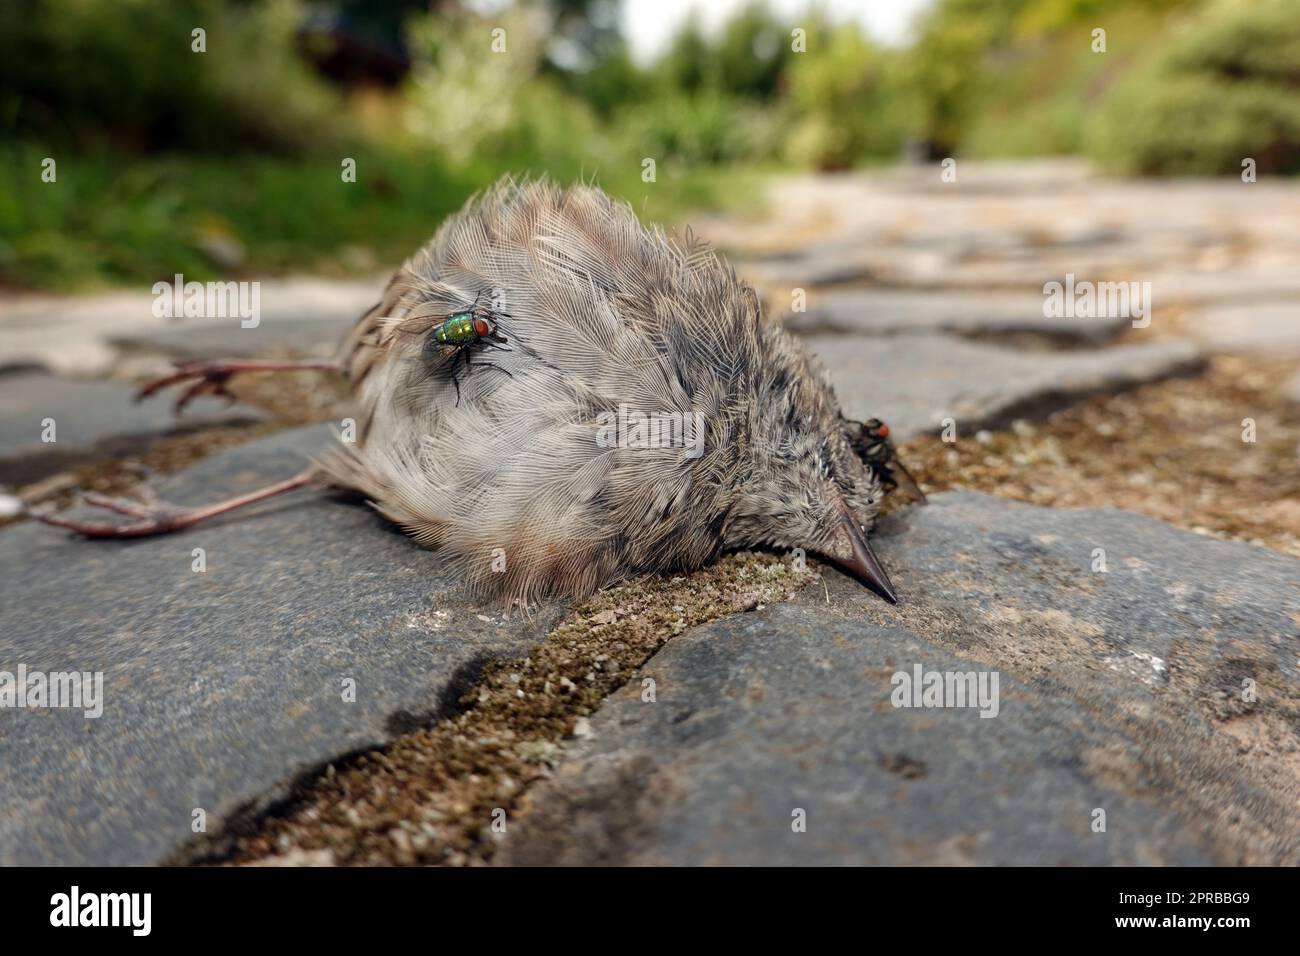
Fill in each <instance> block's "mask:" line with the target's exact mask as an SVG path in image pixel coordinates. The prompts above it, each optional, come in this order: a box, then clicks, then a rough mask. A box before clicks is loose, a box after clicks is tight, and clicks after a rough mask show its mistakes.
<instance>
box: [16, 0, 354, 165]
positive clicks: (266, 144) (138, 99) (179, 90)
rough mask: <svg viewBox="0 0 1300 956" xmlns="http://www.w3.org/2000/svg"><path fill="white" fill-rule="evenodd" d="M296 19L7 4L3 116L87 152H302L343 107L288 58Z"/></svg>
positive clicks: (136, 7)
mask: <svg viewBox="0 0 1300 956" xmlns="http://www.w3.org/2000/svg"><path fill="white" fill-rule="evenodd" d="M299 22H300V11H299V8H298V6H297V4H295V3H293V2H291V0H267V2H257V3H253V2H249V3H239V4H234V3H229V2H220V0H169V2H166V3H158V2H155V0H6V2H5V3H2V4H0V91H3V92H2V93H0V97H3V101H2V102H0V107H2V108H0V116H3V117H4V119H5V122H6V125H7V126H8V127H9V128H10V129H11V131H12V132H13V133H14V134H16V135H17V136H20V137H24V138H27V137H34V138H41V139H44V140H46V141H50V142H70V143H72V144H73V145H75V146H79V147H85V148H91V147H95V146H98V145H103V144H112V145H114V146H118V147H126V148H129V149H133V150H135V149H194V150H206V149H225V150H232V149H234V150H241V149H271V150H278V151H286V152H294V151H308V150H311V149H313V148H315V147H319V146H322V145H325V144H326V143H328V142H329V141H330V140H331V139H332V138H333V137H334V136H335V134H336V133H337V132H338V131H339V121H338V119H337V117H338V116H339V110H338V104H337V101H336V100H335V98H334V97H333V96H332V95H331V94H330V93H329V92H328V91H327V89H326V88H325V87H324V86H323V85H322V84H321V83H320V82H319V81H318V80H317V79H316V78H315V76H314V75H313V74H312V72H311V70H310V68H308V67H307V66H306V65H305V64H303V63H302V62H300V60H299V59H298V57H297V55H296V54H295V52H294V44H293V36H294V32H295V31H296V29H297V26H298V23H299ZM196 27H202V28H203V29H204V30H206V31H207V37H206V45H207V52H205V53H196V52H192V51H191V31H192V30H193V29H195V28H196Z"/></svg>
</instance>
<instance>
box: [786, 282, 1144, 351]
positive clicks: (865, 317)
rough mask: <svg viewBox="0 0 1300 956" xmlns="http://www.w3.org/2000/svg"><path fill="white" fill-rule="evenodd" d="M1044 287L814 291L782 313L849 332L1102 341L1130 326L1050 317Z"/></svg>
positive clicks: (802, 325) (803, 325)
mask: <svg viewBox="0 0 1300 956" xmlns="http://www.w3.org/2000/svg"><path fill="white" fill-rule="evenodd" d="M1043 301H1044V299H1043V296H1042V294H1041V293H1033V292H1030V293H996V292H993V293H989V292H982V293H981V292H970V293H965V294H963V293H956V292H920V291H904V290H898V289H864V290H860V291H854V292H826V293H823V294H820V295H815V296H811V297H810V298H809V301H808V309H807V311H806V312H796V313H791V314H789V315H787V316H786V317H785V319H784V324H785V327H786V328H788V329H790V330H791V331H793V332H798V333H800V334H802V335H807V334H815V333H819V332H821V333H826V332H841V333H844V332H847V333H865V334H875V335H881V334H884V335H888V334H895V333H899V332H954V331H955V332H966V333H989V334H1002V333H1008V332H1035V333H1040V334H1044V335H1049V336H1054V337H1060V338H1066V339H1071V340H1075V341H1085V342H1097V343H1099V342H1102V341H1104V340H1106V339H1108V338H1110V337H1111V336H1113V335H1114V334H1115V333H1117V332H1119V331H1120V330H1122V329H1124V328H1126V327H1128V326H1129V325H1130V322H1131V320H1130V319H1128V318H1123V317H1121V318H1105V317H1103V318H1049V317H1047V316H1045V315H1043Z"/></svg>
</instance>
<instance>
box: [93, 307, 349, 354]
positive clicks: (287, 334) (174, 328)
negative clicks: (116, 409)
mask: <svg viewBox="0 0 1300 956" xmlns="http://www.w3.org/2000/svg"><path fill="white" fill-rule="evenodd" d="M373 304H374V303H369V305H373ZM364 310H365V307H363V308H362V309H359V310H354V309H352V308H350V307H349V308H344V309H338V310H332V311H329V312H323V313H317V314H309V315H301V316H275V317H270V316H263V317H262V321H261V323H260V324H259V325H258V326H257V327H256V328H252V329H245V328H242V327H241V326H240V325H239V322H238V320H235V319H231V320H227V321H224V322H208V321H204V322H194V323H185V322H181V323H174V324H170V325H166V326H159V327H158V328H156V329H148V330H142V331H137V332H133V333H130V334H125V335H118V336H115V337H114V338H113V339H112V340H111V343H112V345H114V346H115V347H117V348H120V349H130V350H135V351H145V352H161V353H162V354H164V355H168V356H171V357H173V358H176V359H206V358H251V357H255V356H259V355H265V354H267V353H268V352H275V353H277V354H280V353H283V354H286V355H294V356H321V357H329V356H331V355H333V354H334V352H335V351H336V350H337V349H338V346H339V343H340V342H341V341H342V340H343V336H344V335H346V334H347V333H348V332H349V331H350V330H351V329H352V327H353V326H354V325H356V323H357V319H359V318H360V317H361V315H362V313H363V312H364Z"/></svg>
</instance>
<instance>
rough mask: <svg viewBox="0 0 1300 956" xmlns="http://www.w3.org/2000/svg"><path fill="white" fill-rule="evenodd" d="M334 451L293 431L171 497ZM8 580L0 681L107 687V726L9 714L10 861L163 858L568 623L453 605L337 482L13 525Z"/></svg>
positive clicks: (440, 578)
mask: <svg viewBox="0 0 1300 956" xmlns="http://www.w3.org/2000/svg"><path fill="white" fill-rule="evenodd" d="M330 441H332V438H331V437H330V430H329V429H328V427H326V426H314V427H311V428H306V429H298V430H295V431H291V432H285V433H282V434H280V435H277V436H275V437H272V438H269V439H266V440H263V441H260V442H256V443H253V444H250V445H247V446H244V447H242V448H239V449H236V450H234V451H231V452H227V453H224V454H221V455H219V456H216V457H214V458H212V459H209V460H207V461H205V462H203V463H201V464H199V465H198V466H196V467H195V468H193V469H191V470H190V471H187V472H186V473H184V474H183V475H182V476H180V477H179V478H178V479H177V480H175V481H174V482H173V483H172V484H171V486H170V487H167V486H164V487H163V488H162V492H163V494H164V496H165V497H167V498H168V499H171V500H175V501H179V502H181V503H201V502H207V501H211V500H215V499H217V498H220V497H224V496H226V495H229V494H235V493H242V492H245V491H248V490H251V489H252V488H254V487H257V486H259V485H261V484H263V483H266V482H268V481H272V480H276V479H279V478H284V477H287V476H289V475H292V474H294V473H295V472H296V471H297V470H299V469H300V468H301V467H302V465H303V463H304V462H305V461H306V460H307V456H308V455H310V454H313V453H316V452H318V451H320V449H322V448H324V447H327V446H328V443H329V442H330ZM251 510H256V511H257V512H258V514H257V515H256V516H254V515H253V514H252V513H251ZM194 548H203V549H204V550H205V553H206V562H207V571H206V572H204V573H196V572H194V571H192V570H191V562H192V560H193V558H192V556H191V552H192V549H194ZM0 576H3V578H4V581H5V595H6V600H5V602H4V609H3V611H2V612H0V670H7V671H10V672H13V671H14V670H15V668H16V667H17V665H18V664H20V663H21V664H25V665H26V666H27V668H28V669H29V670H43V671H54V670H71V669H77V670H83V671H95V670H102V671H103V672H104V696H105V701H104V713H103V716H102V717H100V718H98V719H94V720H88V719H86V718H85V717H84V716H83V715H82V713H81V712H80V711H76V712H73V711H66V710H44V711H38V710H8V709H6V710H0V767H3V768H4V772H3V773H0V864H8V865H12V864H16V863H17V864H34V863H35V864H49V863H80V864H140V863H152V862H156V861H158V860H160V859H162V858H164V857H165V856H166V855H167V854H168V853H170V852H171V851H172V850H174V849H175V848H176V847H177V846H178V845H179V844H180V843H182V842H183V841H185V840H187V839H188V838H189V837H190V836H191V832H190V821H191V813H192V811H193V810H194V809H195V808H196V807H201V808H203V809H205V810H206V811H207V814H208V831H209V832H212V831H213V830H215V828H216V826H215V825H216V823H217V822H218V821H219V820H220V819H222V818H224V817H226V816H227V815H229V814H230V813H231V812H232V811H235V810H236V809H237V808H239V807H240V806H241V804H244V803H245V802H247V801H252V800H256V801H257V805H258V806H261V805H262V804H263V803H264V802H265V801H268V800H271V799H274V798H275V797H277V796H281V797H282V796H284V795H285V793H286V789H287V788H286V786H285V785H286V784H287V783H288V782H289V781H291V780H292V779H293V778H294V777H295V776H296V775H298V774H300V773H302V772H304V771H307V770H309V769H310V768H313V767H316V766H318V765H320V764H321V763H322V762H325V761H328V760H330V759H332V758H335V757H338V756H340V755H343V754H347V753H349V752H351V751H355V750H358V749H361V748H368V747H371V746H374V745H376V744H379V743H381V742H383V741H386V740H388V739H390V738H391V737H393V736H394V735H395V733H397V732H400V731H402V730H405V729H409V728H410V727H411V726H412V725H413V724H414V723H415V722H416V721H419V720H422V719H425V718H427V717H428V716H429V715H431V714H436V713H438V712H440V711H446V709H447V708H450V707H453V706H454V705H455V702H456V700H457V698H458V696H459V694H460V693H461V692H462V691H463V690H464V688H465V686H466V685H467V684H468V683H469V682H471V681H472V679H473V677H474V675H475V674H476V672H477V670H478V668H479V667H480V666H481V665H482V663H483V662H485V661H486V660H487V659H489V658H491V657H495V656H499V655H516V654H520V653H523V652H525V651H526V650H527V649H528V648H529V647H530V646H531V645H532V644H533V643H534V642H535V641H537V640H539V639H540V638H541V637H542V636H543V635H544V634H545V633H546V631H547V630H548V629H549V627H550V626H551V625H552V623H553V622H554V620H555V619H556V617H557V615H558V613H559V611H558V609H557V608H555V607H547V608H544V609H542V611H541V613H539V614H535V615H534V617H533V620H532V621H530V622H525V621H520V620H516V619H510V620H503V619H502V613H501V611H500V610H499V609H498V608H496V607H491V608H483V607H479V606H476V605H475V604H473V603H471V602H469V601H468V600H467V599H466V598H465V597H464V596H463V595H461V594H460V593H458V591H456V590H455V589H454V588H453V587H452V586H451V585H450V584H449V582H448V578H447V577H446V576H445V575H444V574H443V572H442V571H441V570H440V567H439V563H438V559H437V556H436V555H435V554H434V553H432V552H430V551H428V550H426V549H423V548H420V547H418V546H417V545H415V544H414V543H413V542H412V541H411V540H410V539H408V538H407V537H405V536H404V535H402V534H400V533H398V532H397V531H395V530H393V529H392V528H390V527H389V526H387V525H386V524H385V523H384V522H383V521H382V520H381V519H380V518H379V517H378V516H377V515H376V514H375V513H374V511H373V510H372V509H370V508H367V507H364V506H362V505H359V504H350V503H346V502H344V501H343V500H341V499H336V497H335V496H332V495H329V494H327V493H324V492H299V493H297V494H295V495H291V496H287V497H285V498H284V499H282V500H279V501H271V502H267V503H265V504H263V505H259V506H255V509H250V513H235V514H232V515H230V516H229V517H227V518H224V519H221V520H220V523H214V524H212V525H208V526H200V527H198V528H194V529H192V530H190V531H187V532H184V533H181V534H177V535H171V536H164V537H159V538H146V539H140V540H137V541H131V542H103V541H100V542H92V541H85V540H80V539H75V538H72V537H70V536H69V535H68V534H67V533H66V532H63V531H60V530H57V529H54V528H49V527H45V526H41V525H37V524H34V523H28V524H24V525H20V526H16V527H13V528H10V529H7V530H4V531H2V532H0ZM10 597H12V598H13V600H10V599H9V598H10ZM480 615H482V616H481V617H480ZM345 678H350V679H353V680H355V681H356V702H355V703H351V704H349V703H344V702H343V699H342V691H343V683H342V682H343V680H344V679H345Z"/></svg>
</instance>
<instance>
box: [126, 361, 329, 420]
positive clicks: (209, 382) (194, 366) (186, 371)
mask: <svg viewBox="0 0 1300 956" xmlns="http://www.w3.org/2000/svg"><path fill="white" fill-rule="evenodd" d="M301 371H313V372H338V371H341V369H340V368H339V365H338V363H337V362H326V361H311V360H303V361H275V360H263V359H192V360H188V361H183V362H177V363H176V371H174V372H172V373H171V374H170V375H164V376H163V377H161V378H156V379H154V380H153V381H152V382H146V383H145V384H144V385H143V386H141V387H140V390H139V391H138V392H136V393H135V398H136V401H142V400H144V399H146V398H149V397H150V396H151V395H155V394H157V393H158V392H160V391H162V390H163V389H164V388H170V387H171V386H173V385H181V384H185V385H186V388H185V390H184V391H183V392H181V394H180V397H179V398H177V399H176V412H177V414H179V413H180V412H181V411H182V410H183V409H184V408H185V406H186V405H188V404H189V403H190V402H192V401H193V400H194V399H196V398H198V397H199V396H200V395H214V396H222V397H224V398H226V399H228V400H229V401H231V402H234V401H235V396H234V395H232V394H231V393H230V390H229V389H228V388H227V387H226V385H227V384H228V383H229V381H230V379H231V377H233V376H234V375H236V374H237V373H239V372H301Z"/></svg>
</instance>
